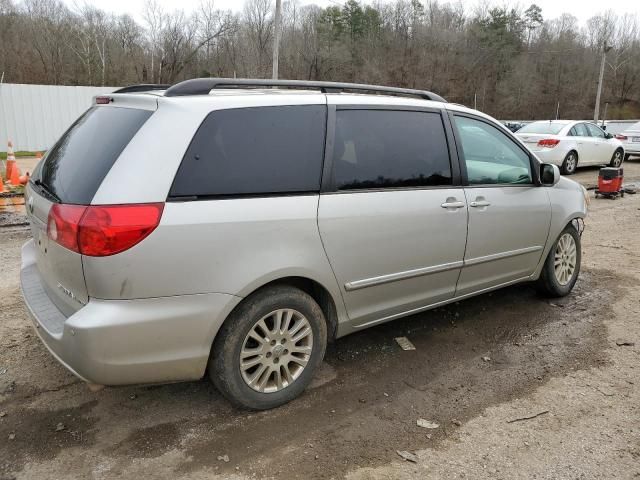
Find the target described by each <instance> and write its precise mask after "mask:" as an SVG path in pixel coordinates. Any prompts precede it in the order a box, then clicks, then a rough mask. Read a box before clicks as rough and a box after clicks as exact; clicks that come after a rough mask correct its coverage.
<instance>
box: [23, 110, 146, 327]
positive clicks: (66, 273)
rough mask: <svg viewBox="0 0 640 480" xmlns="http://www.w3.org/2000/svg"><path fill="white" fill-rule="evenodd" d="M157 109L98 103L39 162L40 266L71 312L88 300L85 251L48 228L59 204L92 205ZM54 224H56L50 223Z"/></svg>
mask: <svg viewBox="0 0 640 480" xmlns="http://www.w3.org/2000/svg"><path fill="white" fill-rule="evenodd" d="M152 113H153V111H151V110H148V109H140V108H127V107H114V106H109V105H105V106H94V107H92V108H90V109H89V110H87V112H85V113H84V114H83V115H82V116H81V117H80V118H79V119H78V120H76V122H75V123H74V124H73V125H72V126H71V127H70V128H69V129H68V130H67V131H66V132H65V133H64V135H62V137H61V138H60V140H58V142H57V143H56V144H55V145H54V146H53V147H52V148H51V149H50V150H49V151H48V152H47V154H46V155H45V157H44V158H43V159H42V161H41V162H40V163H39V164H38V166H37V167H36V169H35V171H34V174H33V176H32V177H31V181H30V182H29V185H28V187H27V192H26V196H27V198H26V203H27V214H28V216H29V221H30V225H31V232H32V235H33V238H34V242H35V245H36V250H37V266H38V271H39V272H40V276H41V279H42V283H43V286H44V288H45V290H46V291H47V294H48V296H49V298H50V299H51V301H52V302H53V303H54V304H55V305H56V306H57V307H58V309H60V311H62V313H63V314H64V315H65V316H70V315H71V314H73V313H74V312H75V311H77V310H78V309H80V308H81V307H82V306H83V305H84V304H86V303H87V301H88V295H87V286H86V283H85V278H84V273H83V268H82V255H81V254H80V253H78V252H76V251H73V250H71V249H69V248H66V247H64V246H62V245H61V244H60V243H59V242H57V241H54V237H56V235H57V232H56V231H55V223H52V225H53V227H54V230H53V231H52V232H50V234H49V235H48V234H47V226H48V224H49V223H50V221H51V220H52V219H51V218H50V213H51V211H52V207H53V206H54V205H56V204H57V205H60V206H65V205H89V204H91V200H92V199H93V197H94V195H95V194H96V192H97V190H98V188H99V187H100V184H101V183H102V181H103V180H104V178H105V177H106V175H107V173H108V172H109V170H110V169H111V167H112V166H113V165H114V163H115V162H116V160H117V158H118V157H119V156H120V154H121V153H122V151H123V150H124V148H125V147H126V146H127V144H128V143H129V142H130V141H131V139H132V138H133V136H134V135H135V134H136V132H137V131H138V130H139V129H140V127H141V126H142V125H143V124H144V123H145V122H146V121H147V119H148V118H149V117H150V116H151V114H152ZM50 228H51V227H50Z"/></svg>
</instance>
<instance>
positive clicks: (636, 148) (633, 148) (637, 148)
mask: <svg viewBox="0 0 640 480" xmlns="http://www.w3.org/2000/svg"><path fill="white" fill-rule="evenodd" d="M624 153H625V155H633V156H636V155H640V145H639V144H634V145H625V147H624Z"/></svg>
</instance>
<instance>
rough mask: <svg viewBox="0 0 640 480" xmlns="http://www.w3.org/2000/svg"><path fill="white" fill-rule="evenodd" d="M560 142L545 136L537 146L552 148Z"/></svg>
mask: <svg viewBox="0 0 640 480" xmlns="http://www.w3.org/2000/svg"><path fill="white" fill-rule="evenodd" d="M559 143H560V140H558V139H557V138H545V139H542V140H540V141H539V142H538V146H539V147H545V148H553V147H555V146H556V145H558V144H559Z"/></svg>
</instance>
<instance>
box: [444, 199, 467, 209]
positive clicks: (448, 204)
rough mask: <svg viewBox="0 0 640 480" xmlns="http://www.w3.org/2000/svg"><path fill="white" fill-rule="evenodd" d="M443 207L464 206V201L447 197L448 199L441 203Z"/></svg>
mask: <svg viewBox="0 0 640 480" xmlns="http://www.w3.org/2000/svg"><path fill="white" fill-rule="evenodd" d="M440 206H441V207H442V208H464V202H461V201H459V200H456V199H455V198H447V201H446V202H444V203H443V204H442V205H440Z"/></svg>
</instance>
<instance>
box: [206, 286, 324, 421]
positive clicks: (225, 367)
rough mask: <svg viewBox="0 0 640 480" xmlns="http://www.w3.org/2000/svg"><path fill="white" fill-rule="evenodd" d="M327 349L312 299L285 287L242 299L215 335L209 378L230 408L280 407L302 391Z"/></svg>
mask: <svg viewBox="0 0 640 480" xmlns="http://www.w3.org/2000/svg"><path fill="white" fill-rule="evenodd" d="M326 344H327V324H326V321H325V318H324V314H323V313H322V309H321V308H320V307H319V306H318V304H317V303H316V302H315V301H314V299H313V298H312V297H311V296H310V295H308V294H306V293H305V292H303V291H302V290H299V289H297V288H293V287H289V286H286V285H275V286H271V287H266V288H264V289H262V290H259V291H258V292H256V293H254V294H252V295H251V296H249V297H247V298H246V299H245V300H244V301H243V302H242V303H241V304H240V305H239V306H238V307H237V308H236V309H235V310H234V311H233V312H232V313H231V315H230V316H229V318H227V320H226V321H225V323H224V324H223V325H222V328H221V329H220V331H219V332H218V335H217V336H216V340H215V342H214V346H213V353H212V355H211V358H210V360H209V375H210V377H211V380H212V381H213V383H214V385H215V386H216V387H217V388H218V390H219V391H220V392H221V393H222V394H223V395H224V396H225V397H226V398H227V399H229V400H230V401H231V402H232V403H233V404H235V405H237V406H241V407H245V408H250V409H253V410H267V409H270V408H275V407H278V406H280V405H283V404H285V403H287V402H289V401H291V400H293V399H294V398H296V397H297V396H298V395H300V394H301V393H302V392H303V391H304V389H305V388H306V387H307V385H308V384H309V382H311V379H312V377H313V374H314V373H315V371H316V370H317V368H318V367H319V366H320V363H321V362H322V359H323V358H324V353H325V349H326Z"/></svg>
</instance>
